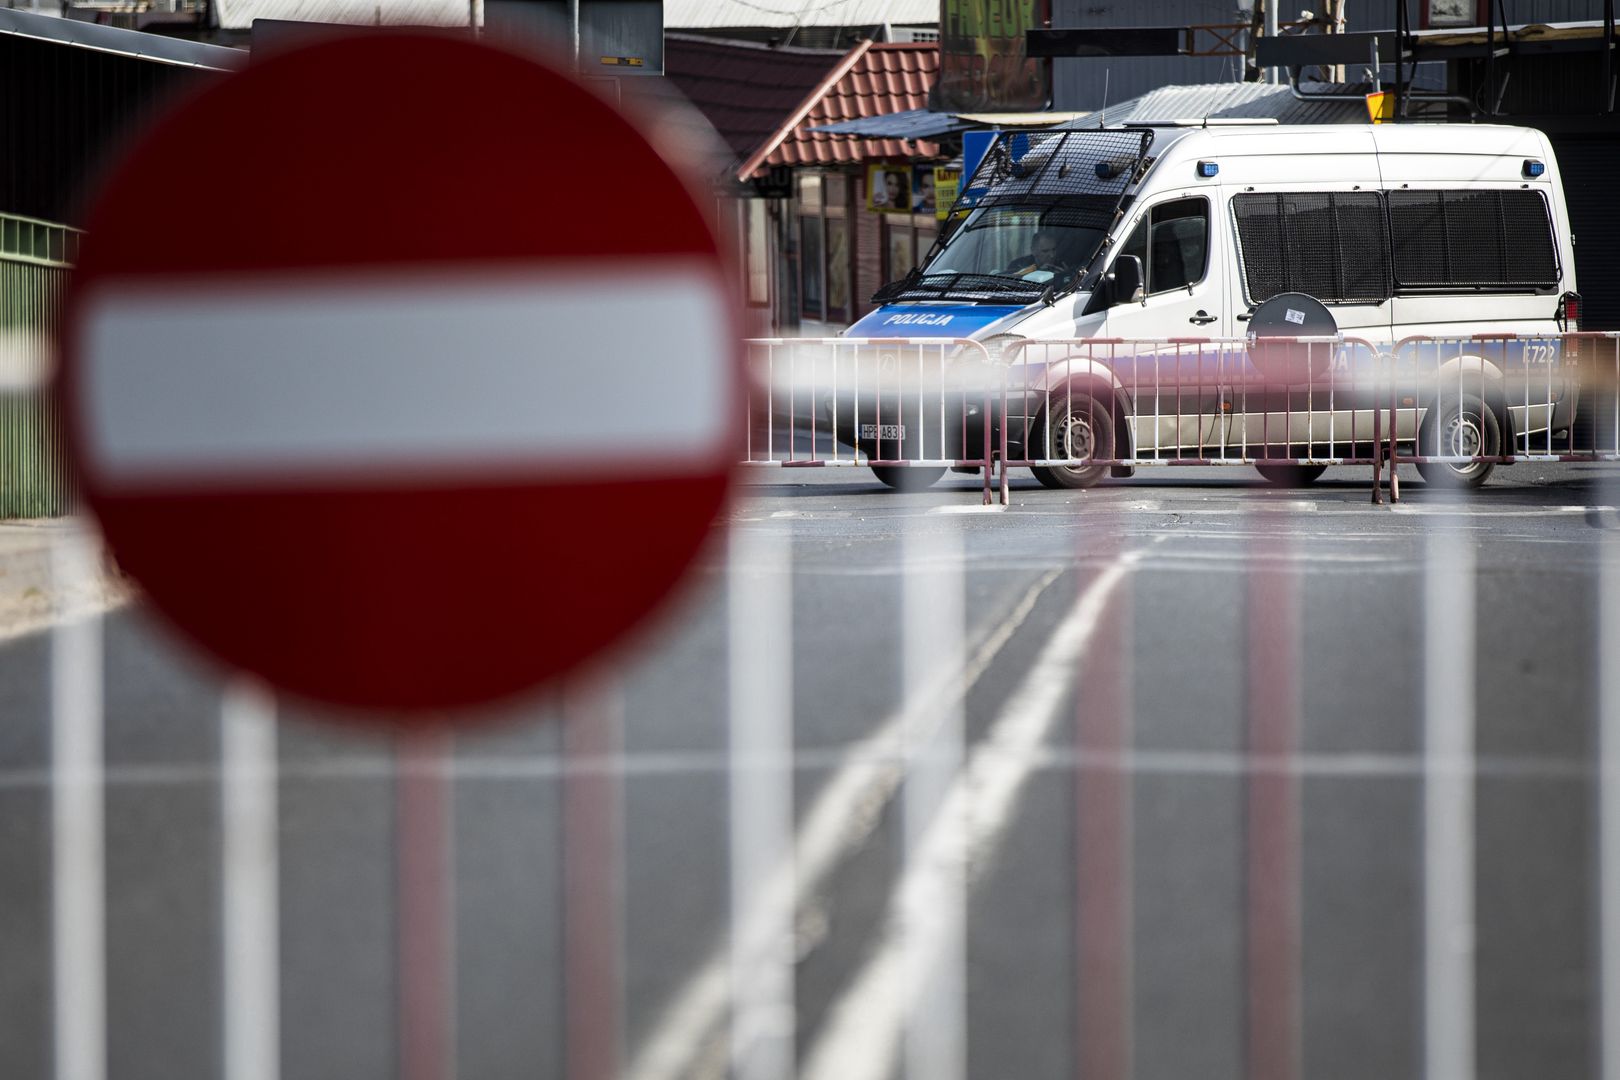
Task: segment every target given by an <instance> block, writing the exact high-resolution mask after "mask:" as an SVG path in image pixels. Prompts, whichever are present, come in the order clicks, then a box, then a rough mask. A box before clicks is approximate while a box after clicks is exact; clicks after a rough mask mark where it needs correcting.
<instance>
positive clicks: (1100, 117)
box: [1097, 68, 1108, 131]
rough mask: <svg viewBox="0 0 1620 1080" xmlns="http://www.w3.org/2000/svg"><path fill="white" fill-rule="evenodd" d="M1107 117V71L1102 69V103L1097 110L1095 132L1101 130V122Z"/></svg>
mask: <svg viewBox="0 0 1620 1080" xmlns="http://www.w3.org/2000/svg"><path fill="white" fill-rule="evenodd" d="M1107 115H1108V69H1107V68H1103V103H1102V108H1100V109H1098V110H1097V130H1098V131H1101V130H1102V129H1103V120H1104V118H1105V117H1106V116H1107Z"/></svg>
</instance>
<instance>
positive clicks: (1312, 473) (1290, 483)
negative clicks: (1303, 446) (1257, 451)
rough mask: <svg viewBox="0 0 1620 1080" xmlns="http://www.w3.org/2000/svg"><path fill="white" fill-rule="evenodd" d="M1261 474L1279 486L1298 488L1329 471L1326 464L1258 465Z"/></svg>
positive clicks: (1313, 481) (1256, 467) (1257, 468)
mask: <svg viewBox="0 0 1620 1080" xmlns="http://www.w3.org/2000/svg"><path fill="white" fill-rule="evenodd" d="M1255 469H1256V470H1257V471H1258V472H1259V473H1260V475H1261V476H1263V477H1265V478H1266V480H1268V481H1269V482H1271V483H1273V484H1276V485H1277V486H1278V487H1285V488H1297V487H1304V486H1305V485H1306V484H1311V483H1315V482H1316V480H1317V478H1318V477H1320V476H1321V475H1322V474H1323V473H1325V472H1327V466H1326V465H1293V464H1286V465H1256V466H1255Z"/></svg>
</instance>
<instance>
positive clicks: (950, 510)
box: [928, 503, 1007, 514]
mask: <svg viewBox="0 0 1620 1080" xmlns="http://www.w3.org/2000/svg"><path fill="white" fill-rule="evenodd" d="M1006 509H1007V507H1006V506H1005V505H1003V504H1002V503H952V504H950V505H949V506H935V507H931V508H930V509H929V511H928V512H929V513H930V514H1000V513H1004V512H1005V511H1006Z"/></svg>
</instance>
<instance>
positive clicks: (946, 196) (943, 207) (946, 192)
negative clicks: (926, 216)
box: [934, 166, 962, 221]
mask: <svg viewBox="0 0 1620 1080" xmlns="http://www.w3.org/2000/svg"><path fill="white" fill-rule="evenodd" d="M961 186H962V170H961V169H943V168H939V167H937V166H936V167H935V169H934V217H936V218H938V219H939V220H940V221H944V220H945V219H946V218H947V217H949V216H950V214H951V204H952V203H954V202H956V192H957V189H958V188H960V187H961Z"/></svg>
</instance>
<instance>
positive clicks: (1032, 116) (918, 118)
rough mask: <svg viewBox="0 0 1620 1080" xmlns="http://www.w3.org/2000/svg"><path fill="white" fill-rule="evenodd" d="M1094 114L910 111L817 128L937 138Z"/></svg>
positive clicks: (870, 136)
mask: <svg viewBox="0 0 1620 1080" xmlns="http://www.w3.org/2000/svg"><path fill="white" fill-rule="evenodd" d="M1088 115H1090V114H1089V113H1083V112H1027V113H945V112H935V111H934V110H932V109H907V110H906V111H905V112H897V113H888V114H886V115H883V116H863V117H861V118H860V119H858V120H842V121H839V122H838V123H836V124H823V125H822V126H821V127H813V128H811V129H810V130H811V131H818V132H821V133H822V134H825V135H857V136H861V137H863V138H868V139H937V138H939V137H940V136H941V135H951V134H955V133H956V132H959V131H973V130H976V129H979V128H992V127H999V128H1016V127H1051V126H1052V125H1053V124H1062V123H1066V122H1068V121H1071V120H1078V119H1080V118H1082V117H1085V116H1088Z"/></svg>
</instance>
